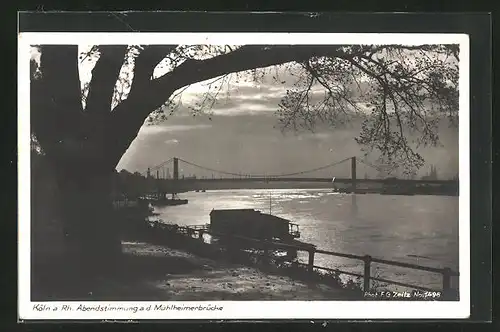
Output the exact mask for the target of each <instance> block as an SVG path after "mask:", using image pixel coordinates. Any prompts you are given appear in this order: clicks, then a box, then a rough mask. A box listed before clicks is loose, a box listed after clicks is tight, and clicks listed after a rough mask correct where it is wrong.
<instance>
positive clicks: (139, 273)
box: [32, 242, 353, 301]
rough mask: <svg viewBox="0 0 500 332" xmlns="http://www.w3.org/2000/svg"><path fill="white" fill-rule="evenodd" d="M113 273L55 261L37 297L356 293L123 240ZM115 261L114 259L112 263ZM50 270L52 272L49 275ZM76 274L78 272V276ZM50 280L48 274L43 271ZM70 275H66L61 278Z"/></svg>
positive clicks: (341, 296)
mask: <svg viewBox="0 0 500 332" xmlns="http://www.w3.org/2000/svg"><path fill="white" fill-rule="evenodd" d="M122 248H123V255H122V257H121V259H120V262H119V263H117V262H112V263H114V264H115V271H114V272H115V273H113V274H112V275H105V276H104V275H101V276H98V275H97V276H95V278H93V279H92V280H91V279H87V280H84V281H82V280H80V281H78V280H77V279H72V280H71V279H70V280H68V279H67V278H68V277H69V275H68V274H67V272H68V271H62V270H63V268H62V267H61V266H57V264H55V265H54V267H53V269H50V270H46V273H45V276H46V278H45V280H44V281H45V282H44V284H38V285H34V286H35V287H33V289H32V297H33V301H50V300H52V301H68V300H72V301H220V300H230V301H231V300H232V301H235V300H242V301H253V300H255V301H257V300H280V301H284V300H349V299H353V292H352V291H350V290H346V289H337V288H334V287H330V286H327V285H324V284H321V283H316V282H305V281H300V280H296V279H292V278H290V277H287V276H284V275H280V274H279V273H277V271H274V272H273V271H263V270H261V269H257V268H254V267H249V266H244V265H241V264H235V263H231V262H227V261H226V262H225V261H220V260H217V261H216V260H213V259H209V258H204V257H200V256H198V255H195V254H192V253H189V252H187V251H183V250H179V249H172V248H168V247H165V246H160V245H152V244H147V243H144V242H123V243H122ZM112 263H111V262H110V264H112ZM49 273H50V275H51V276H49ZM75 276H76V275H75ZM40 278H42V279H44V278H43V276H40V275H39V279H38V282H40V281H41V280H40ZM61 279H65V280H61Z"/></svg>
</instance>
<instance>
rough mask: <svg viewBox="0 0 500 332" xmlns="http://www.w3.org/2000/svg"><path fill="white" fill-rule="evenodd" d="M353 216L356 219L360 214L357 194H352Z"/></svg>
mask: <svg viewBox="0 0 500 332" xmlns="http://www.w3.org/2000/svg"><path fill="white" fill-rule="evenodd" d="M351 216H352V218H353V219H356V217H357V216H358V199H357V196H356V194H352V195H351Z"/></svg>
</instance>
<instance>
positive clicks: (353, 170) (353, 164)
mask: <svg viewBox="0 0 500 332" xmlns="http://www.w3.org/2000/svg"><path fill="white" fill-rule="evenodd" d="M351 180H352V182H351V190H352V193H355V192H356V182H357V180H356V157H352V158H351Z"/></svg>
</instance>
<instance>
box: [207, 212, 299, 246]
mask: <svg viewBox="0 0 500 332" xmlns="http://www.w3.org/2000/svg"><path fill="white" fill-rule="evenodd" d="M210 230H211V231H213V232H217V233H222V234H228V235H239V236H245V237H250V238H256V239H280V240H291V239H294V238H298V237H300V232H299V226H298V225H297V224H294V223H292V222H290V221H289V220H287V219H284V218H280V217H277V216H273V215H271V214H266V213H262V212H260V211H258V210H254V209H230V210H212V212H210Z"/></svg>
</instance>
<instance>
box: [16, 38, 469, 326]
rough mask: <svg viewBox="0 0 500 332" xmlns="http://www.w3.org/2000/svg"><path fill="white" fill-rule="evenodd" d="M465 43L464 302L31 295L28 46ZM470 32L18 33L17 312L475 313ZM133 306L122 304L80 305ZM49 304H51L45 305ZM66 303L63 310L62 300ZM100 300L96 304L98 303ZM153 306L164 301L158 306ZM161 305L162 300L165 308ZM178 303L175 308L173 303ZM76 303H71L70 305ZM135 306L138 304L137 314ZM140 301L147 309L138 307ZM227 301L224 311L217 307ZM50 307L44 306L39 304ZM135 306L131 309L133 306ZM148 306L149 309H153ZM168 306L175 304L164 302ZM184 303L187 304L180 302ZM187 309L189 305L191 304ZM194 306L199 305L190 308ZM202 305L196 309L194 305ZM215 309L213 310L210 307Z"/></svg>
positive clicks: (178, 315) (223, 315) (110, 315)
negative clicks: (46, 298) (39, 298)
mask: <svg viewBox="0 0 500 332" xmlns="http://www.w3.org/2000/svg"><path fill="white" fill-rule="evenodd" d="M76 42H78V44H87V45H94V44H127V45H130V44H219V45H221V44H234V45H241V44H260V45H264V44H274V45H277V44H281V45H287V44H294V45H299V44H307V45H314V44H323V45H327V44H405V45H421V44H451V43H453V44H459V45H460V64H459V65H460V69H459V75H460V77H459V86H460V97H459V98H460V100H459V108H460V111H459V113H460V116H459V162H460V166H459V180H460V197H459V212H460V214H459V266H460V269H459V272H460V278H459V287H460V301H456V302H439V301H436V302H435V301H432V302H427V301H425V302H412V301H397V302H392V301H210V302H207V301H202V302H191V301H189V302H183V301H175V302H172V301H171V302H81V303H76V302H44V303H38V302H32V301H31V299H30V285H31V283H30V275H31V271H30V243H31V241H30V237H31V230H30V215H31V212H30V204H29V202H30V181H29V178H30V111H29V110H30V93H29V88H30V83H29V60H30V45H38V44H75V43H76ZM469 139H470V137H469V37H468V36H467V35H464V34H437V33H436V34H413V33H400V34H394V33H391V34H382V33H361V34H359V33H356V34H350V33H342V34H334V33H121V32H120V33H118V32H117V33H73V32H71V33H41V32H40V33H35V32H30V33H19V35H18V156H19V157H18V158H19V162H18V174H19V175H18V177H19V180H18V189H19V191H18V215H19V220H18V271H19V277H18V287H19V289H18V294H19V298H18V306H19V308H18V309H19V319H22V320H39V319H40V320H51V319H52V320H54V319H58V320H60V319H78V320H82V319H84V320H85V319H98V320H103V319H119V320H122V319H123V320H129V319H133V320H138V319H211V320H212V319H213V320H219V319H398V318H402V319H418V318H428V319H441V318H454V319H458V318H467V317H468V316H469V315H470V225H469V224H470V207H469V204H470V188H469V185H470V176H469V160H470V159H469ZM80 304H81V305H84V306H87V307H93V308H94V309H95V308H110V307H113V308H116V307H121V308H129V310H127V311H124V310H125V309H123V311H119V310H118V311H117V310H114V311H109V310H107V309H102V311H95V310H99V309H95V310H91V311H81V310H77V308H78V306H79V305H80ZM43 305H46V306H47V307H42V306H43ZM65 305H66V307H64V308H65V309H67V310H62V309H63V306H65ZM99 305H100V307H96V306H99ZM155 306H160V307H156V308H155ZM161 306H163V307H161ZM168 306H176V307H168ZM70 307H71V310H69V308H70ZM135 307H137V311H136V312H135V313H134V310H135ZM141 307H142V309H143V310H139V309H140V308H141ZM219 307H222V310H219V309H218V308H219ZM41 308H45V309H46V310H45V309H44V310H40V309H41ZM130 308H132V309H130ZM147 308H149V310H147ZM161 308H170V309H163V310H162V309H161ZM179 308H181V309H179ZM186 308H187V309H186ZM190 308H194V309H190ZM196 308H197V309H196ZM208 308H210V309H208Z"/></svg>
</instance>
